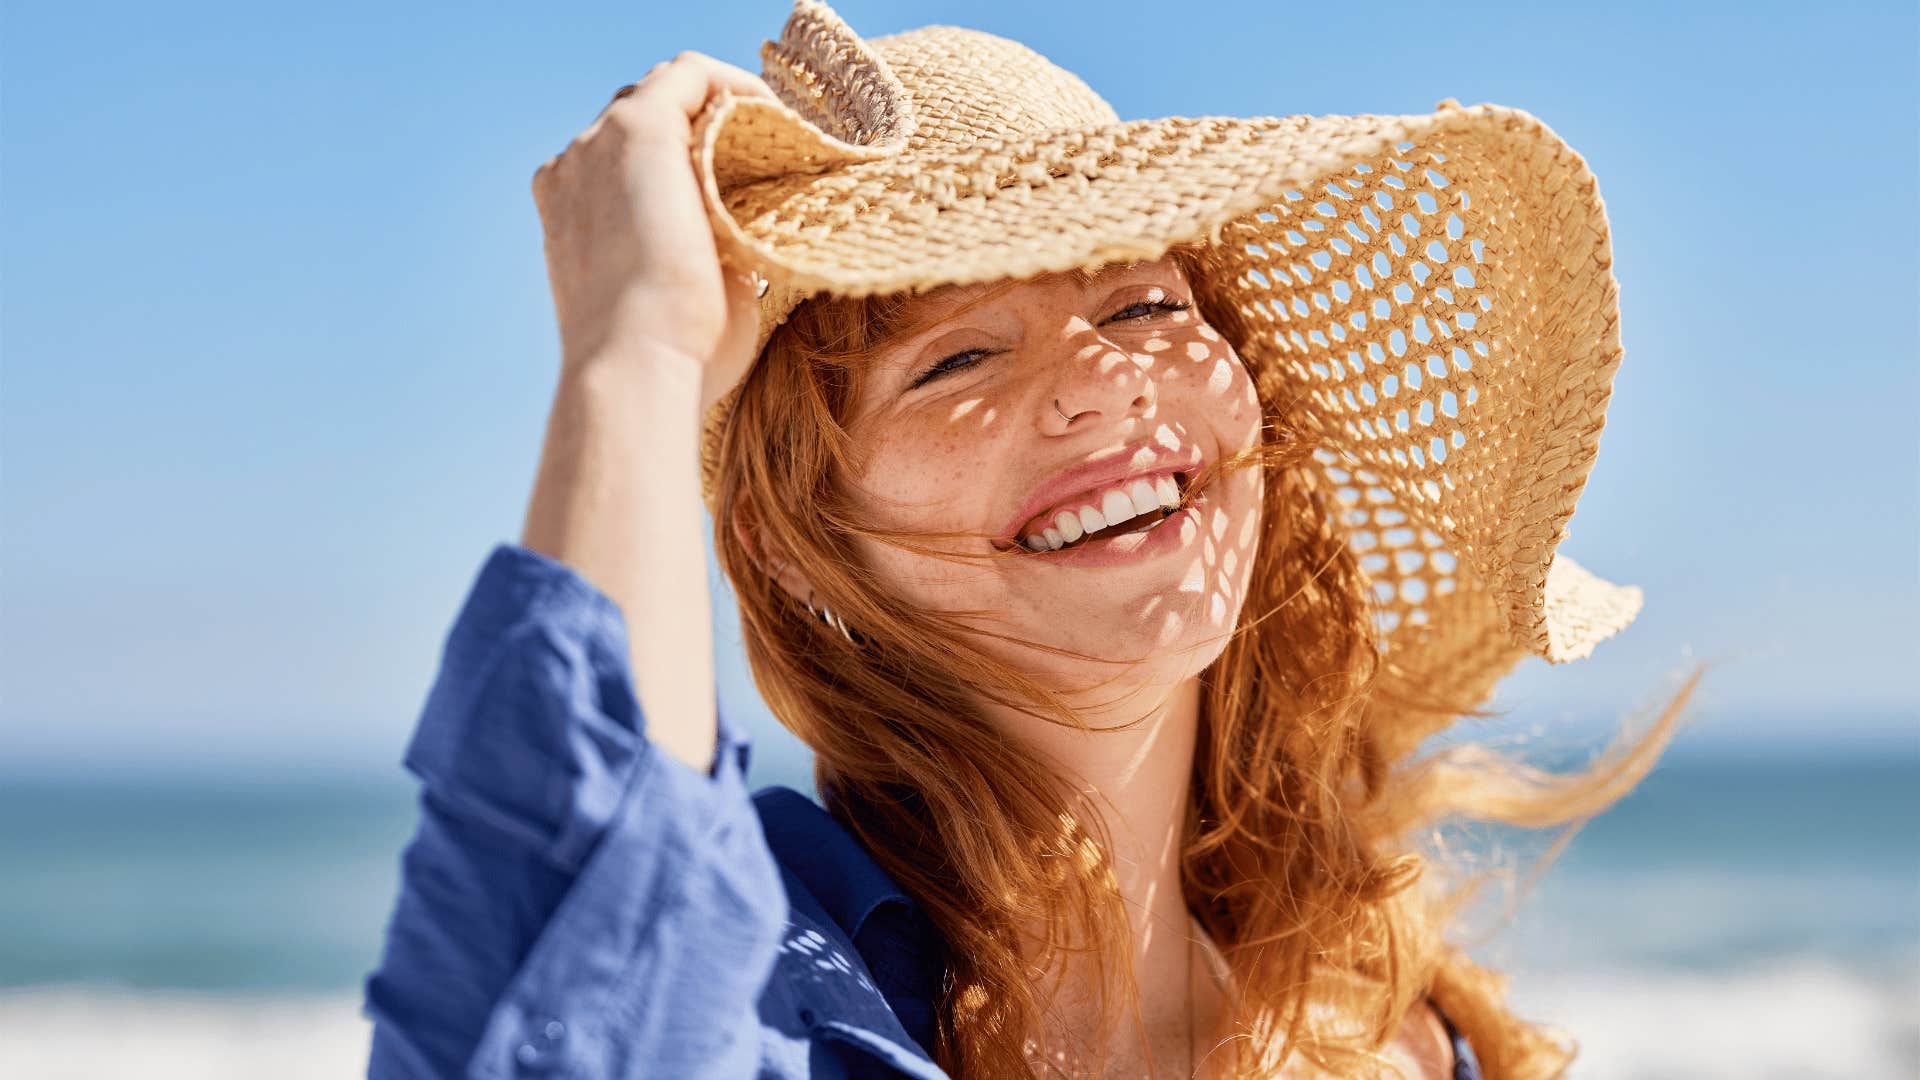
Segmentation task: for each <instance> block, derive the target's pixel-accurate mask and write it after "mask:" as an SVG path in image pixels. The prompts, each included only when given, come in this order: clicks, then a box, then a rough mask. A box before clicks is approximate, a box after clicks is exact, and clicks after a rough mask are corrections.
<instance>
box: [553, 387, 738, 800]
mask: <svg viewBox="0 0 1920 1080" xmlns="http://www.w3.org/2000/svg"><path fill="white" fill-rule="evenodd" d="M704 398H705V395H704V393H703V388H702V373H701V369H700V366H699V365H698V364H696V363H694V362H693V361H692V360H690V359H688V358H686V357H682V356H679V355H676V354H673V353H671V352H668V351H666V350H663V349H653V350H650V351H649V350H642V349H630V350H628V351H627V352H626V353H625V354H624V355H618V356H613V355H609V356H605V357H601V358H596V359H593V360H586V361H576V362H570V363H568V364H566V365H565V366H564V367H563V369H562V374H561V376H560V380H559V385H558V387H557V389H556V391H555V393H554V401H553V408H552V411H551V413H550V415H549V417H548V422H547V434H546V443H545V448H544V449H543V451H542V453H541V458H540V468H539V472H538V474H537V476H536V478H535V481H534V487H533V493H532V496H531V498H530V500H529V502H528V506H527V517H526V522H525V525H524V527H523V529H522V537H521V544H522V545H523V546H525V547H527V548H529V549H531V550H533V551H537V552H539V553H541V554H543V555H547V556H549V557H551V558H554V559H558V560H560V561H561V562H564V563H566V564H568V565H569V566H571V567H573V568H574V569H575V570H577V571H578V572H579V573H580V574H581V576H583V577H585V578H586V579H587V580H588V581H591V582H592V583H593V584H594V585H595V586H597V587H598V588H599V589H600V590H601V591H602V592H604V593H606V594H607V596H608V597H609V598H610V599H612V600H613V601H614V602H615V603H616V604H617V605H618V606H619V608H620V611H621V614H622V615H623V616H624V618H625V620H626V625H627V631H628V644H629V652H630V657H631V662H632V665H633V673H634V686H635V692H636V693H637V694H638V696H639V698H640V705H641V709H642V711H643V713H644V715H645V716H646V717H647V737H648V739H649V740H650V741H651V742H653V743H654V744H655V745H657V746H659V747H661V748H662V749H664V750H666V751H667V752H668V753H669V754H671V755H673V756H674V757H675V758H677V759H679V760H680V761H682V762H684V763H685V764H686V765H687V766H688V767H690V768H692V769H693V770H694V771H695V772H697V773H700V774H702V775H704V774H705V773H706V772H707V770H708V768H709V766H710V765H711V764H712V761H713V752H714V735H715V719H714V709H715V700H714V685H713V640H712V639H713V635H712V630H711V627H712V614H711V610H710V604H709V601H708V597H707V566H706V549H705V546H704V545H703V543H702V541H701V536H700V530H701V527H702V515H701V513H700V505H701V504H700V487H699V483H700V482H699V434H700V423H701V415H702V411H701V405H702V403H703V401H704Z"/></svg>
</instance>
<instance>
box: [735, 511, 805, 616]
mask: <svg viewBox="0 0 1920 1080" xmlns="http://www.w3.org/2000/svg"><path fill="white" fill-rule="evenodd" d="M732 525H733V535H734V538H735V539H737V540H738V541H739V542H740V547H741V548H742V549H743V550H745V551H746V553H747V555H748V557H749V558H751V559H752V560H753V562H754V565H755V566H756V567H757V568H758V569H759V571H760V572H761V573H763V574H766V575H767V576H768V577H771V578H772V579H773V581H774V584H776V585H778V586H780V588H782V589H784V590H786V593H787V595H788V596H791V597H793V598H794V599H795V600H798V601H799V602H801V603H802V604H811V603H812V602H813V582H811V581H809V580H807V576H806V575H805V574H803V573H801V572H800V570H799V569H798V568H796V567H795V566H793V565H792V561H791V560H790V559H789V558H788V555H787V553H786V552H785V551H783V550H781V549H780V547H779V546H778V545H776V544H774V543H772V542H770V541H765V540H763V538H762V536H761V532H760V527H759V514H758V512H757V511H756V509H755V507H754V504H753V496H751V495H748V494H746V493H745V492H742V493H741V494H740V496H739V497H738V498H737V499H735V500H734V504H733V521H732Z"/></svg>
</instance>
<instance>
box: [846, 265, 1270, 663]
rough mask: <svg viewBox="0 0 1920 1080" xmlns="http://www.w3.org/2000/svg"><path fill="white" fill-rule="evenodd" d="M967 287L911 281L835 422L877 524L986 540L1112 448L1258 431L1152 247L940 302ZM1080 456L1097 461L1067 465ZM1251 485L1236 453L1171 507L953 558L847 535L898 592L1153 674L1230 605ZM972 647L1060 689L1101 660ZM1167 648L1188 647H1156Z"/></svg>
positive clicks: (1182, 288) (1159, 465) (1238, 441)
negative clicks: (1054, 540) (919, 293)
mask: <svg viewBox="0 0 1920 1080" xmlns="http://www.w3.org/2000/svg"><path fill="white" fill-rule="evenodd" d="M986 291H987V288H986V287H984V286H949V287H946V288H942V289H939V290H936V291H934V292H930V293H928V294H927V295H926V296H924V297H922V298H920V300H919V301H917V302H916V307H915V311H914V312H913V316H914V317H910V318H909V320H908V323H907V325H909V326H915V327H918V329H917V330H912V331H909V332H908V336H905V337H902V338H900V339H897V340H895V341H891V342H888V343H887V344H886V346H885V347H884V349H883V350H882V351H881V352H880V353H879V354H878V356H877V357H876V358H875V361H874V363H873V365H872V366H871V367H870V368H868V369H867V371H866V372H865V375H864V377H863V379H862V385H861V387H860V390H859V393H858V394H857V396H856V399H855V405H854V408H853V410H852V412H851V415H850V418H849V424H848V427H849V430H850V432H851V434H852V436H853V438H854V440H855V444H856V446H857V447H859V448H860V452H861V454H862V455H863V458H862V459H863V461H864V467H863V470H862V471H861V472H860V474H859V475H857V476H855V477H852V478H850V479H851V484H850V485H849V486H850V487H851V488H852V489H853V492H854V497H855V498H856V499H857V500H859V501H860V502H861V504H862V505H863V506H864V507H865V509H866V510H867V511H868V512H869V513H871V514H873V515H874V516H875V517H876V518H878V519H879V520H880V521H882V522H884V523H885V524H886V525H887V526H889V527H892V528H900V529H916V530H938V531H948V530H953V531H966V532H969V533H973V534H976V535H977V536H979V537H980V539H976V540H970V541H966V542H964V543H961V542H951V541H948V542H941V545H943V546H948V547H955V546H957V547H964V548H965V549H966V550H970V551H975V552H982V551H988V550H990V549H991V548H992V544H991V542H990V541H989V539H987V538H989V537H1003V536H1006V535H1008V534H1009V533H1010V532H1013V531H1014V530H1012V529H1011V528H1010V526H1012V525H1015V524H1021V523H1025V524H1032V523H1033V522H1034V521H1035V520H1036V516H1037V518H1038V519H1039V520H1043V521H1044V520H1047V519H1048V515H1049V514H1050V513H1051V512H1052V511H1053V510H1056V509H1058V510H1062V511H1071V510H1072V509H1073V508H1074V507H1076V506H1083V505H1084V506H1093V507H1095V508H1098V507H1099V506H1100V504H1101V497H1102V492H1103V491H1110V490H1112V489H1113V488H1114V487H1115V486H1117V485H1116V484H1114V483H1108V482H1106V480H1105V479H1104V478H1105V477H1107V476H1110V475H1112V473H1113V470H1114V467H1115V466H1116V465H1117V467H1118V469H1119V471H1120V472H1122V473H1126V472H1134V473H1139V472H1161V473H1164V472H1166V471H1169V470H1171V469H1174V468H1181V469H1187V468H1189V466H1188V465H1187V464H1186V463H1188V462H1190V461H1191V460H1192V459H1193V458H1194V457H1195V456H1196V455H1197V456H1199V457H1200V458H1202V459H1203V460H1205V461H1209V462H1210V461H1214V460H1218V459H1219V458H1221V457H1223V456H1225V455H1228V454H1231V453H1232V452H1234V451H1236V450H1239V449H1241V448H1243V447H1246V446H1249V445H1252V444H1253V443H1254V442H1255V441H1256V440H1257V439H1258V438H1259V430H1260V409H1259V404H1258V401H1257V399H1256V397H1255V394H1254V390H1253V384H1252V381H1251V379H1250V378H1249V377H1248V375H1247V371H1246V369H1245V367H1244V366H1243V365H1242V364H1241V362H1240V358H1239V356H1238V355H1237V354H1236V353H1235V352H1234V350H1233V348H1232V346H1231V345H1229V344H1228V342H1227V340H1226V338H1225V337H1224V336H1222V335H1221V334H1219V333H1218V332H1217V331H1215V330H1214V329H1213V328H1212V327H1211V326H1208V325H1207V323H1206V322H1205V320H1204V319H1202V318H1201V316H1200V313H1199V309H1198V308H1197V307H1195V306H1193V293H1192V290H1191V288H1190V287H1189V285H1188V282H1187V281H1186V278H1185V276H1184V274H1183V273H1182V272H1181V269H1180V266H1179V264H1178V263H1177V262H1176V261H1175V260H1174V259H1172V258H1171V257H1168V258H1164V259H1160V260H1157V261H1153V262H1146V263H1137V264H1130V265H1120V266H1115V267H1109V268H1107V269H1105V270H1104V271H1102V272H1100V273H1099V274H1097V275H1095V277H1094V280H1093V282H1092V284H1087V283H1085V282H1083V281H1082V280H1080V279H1079V278H1078V277H1076V276H1075V275H1072V274H1053V275H1047V276H1044V277H1038V278H1034V279H1031V280H1027V281H1023V282H1022V283H1020V284H1019V285H1017V286H1016V287H1014V288H1013V289H1011V290H1010V291H1007V292H1004V293H1001V294H1000V295H998V296H996V297H993V298H991V299H989V300H987V301H986V302H984V303H982V304H980V305H978V306H975V307H973V308H971V309H968V310H966V311H964V312H959V313H957V314H952V315H951V317H950V318H944V319H942V316H943V314H945V313H948V312H950V311H952V310H953V309H955V308H957V307H958V306H959V305H960V304H961V303H962V302H964V301H966V300H968V299H972V298H973V297H975V296H977V295H979V294H981V293H983V292H986ZM920 305H926V306H925V307H924V308H922V307H920ZM923 316H924V317H923ZM929 319H940V320H942V321H937V322H932V324H931V325H929V324H928V320H929ZM1088 465H1091V466H1092V467H1093V468H1094V469H1095V470H1097V471H1096V472H1094V473H1081V474H1068V472H1067V471H1068V470H1072V469H1075V468H1077V467H1081V466H1088ZM1063 477H1065V478H1066V482H1065V483H1064V484H1061V483H1059V482H1058V481H1060V480H1061V479H1062V478H1063ZM1089 489H1091V490H1089ZM1262 489H1263V481H1262V477H1261V475H1260V473H1259V471H1258V470H1256V469H1245V470H1240V471H1237V472H1234V473H1231V474H1228V475H1227V476H1226V477H1223V478H1221V479H1219V480H1217V481H1215V482H1213V483H1210V484H1207V485H1205V486H1204V487H1203V488H1201V489H1200V490H1198V491H1197V492H1193V493H1191V494H1192V496H1193V501H1192V505H1191V507H1190V508H1189V509H1188V510H1186V511H1183V512H1181V513H1177V514H1174V515H1172V516H1168V517H1164V518H1162V517H1161V516H1160V512H1159V511H1154V512H1153V513H1152V514H1151V515H1140V516H1139V517H1137V518H1136V519H1135V521H1136V522H1146V521H1154V522H1157V523H1156V524H1154V525H1153V527H1152V528H1151V529H1150V530H1148V531H1146V532H1143V533H1135V534H1132V535H1128V536H1120V537H1118V538H1116V539H1113V540H1104V541H1103V540H1095V539H1083V541H1082V542H1081V543H1079V544H1077V545H1070V546H1068V547H1065V548H1063V549H1062V550H1059V551H1049V552H1047V553H1034V552H1031V551H1027V550H1026V549H1024V548H1022V549H1020V552H1019V553H1018V554H1016V555H1014V556H1013V557H1006V558H997V559H991V560H980V559H972V560H967V561H964V562H960V561H952V560H945V559H938V558H934V557H932V556H926V555H920V554H917V553H914V552H908V551H902V550H900V549H898V548H894V547H891V546H888V545H883V544H879V543H874V542H866V541H863V550H864V554H865V555H866V557H867V560H868V565H869V566H871V567H873V569H874V570H875V572H876V573H877V574H878V575H879V576H880V578H881V580H882V581H883V582H884V583H885V584H886V586H887V587H889V588H892V589H893V590H895V593H896V595H901V596H904V597H906V598H907V599H908V600H909V601H911V602H913V603H916V604H918V605H921V606H923V607H927V608H932V609H935V610H941V611H991V612H994V613H996V615H997V616H998V618H999V620H1000V623H999V624H998V632H999V633H1003V634H1007V635H1011V636H1015V637H1021V638H1027V639H1030V640H1034V641H1038V642H1043V643H1045V644H1048V645H1053V646H1056V647H1061V648H1067V649H1072V650H1075V651H1078V652H1082V653H1087V654H1090V655H1093V656H1098V657H1102V658H1106V659H1114V660H1128V661H1137V660H1139V659H1140V658H1142V657H1144V656H1147V655H1148V654H1150V653H1154V654H1161V655H1162V657H1163V658H1161V659H1157V660H1155V661H1153V662H1151V663H1150V664H1148V665H1146V666H1145V669H1136V673H1135V676H1134V677H1135V678H1139V679H1145V680H1151V681H1153V682H1163V681H1171V680H1177V679H1178V678H1183V677H1185V676H1186V675H1188V674H1191V673H1193V672H1197V671H1199V670H1200V669H1201V668H1203V667H1204V666H1205V665H1206V664H1207V663H1209V662H1211V661H1212V659H1213V658H1214V657H1215V656H1217V655H1218V653H1219V649H1220V647H1222V645H1223V644H1224V642H1223V641H1220V640H1219V639H1218V637H1217V636H1218V635H1223V634H1224V633H1225V632H1226V631H1228V630H1229V629H1230V628H1231V627H1232V625H1233V622H1234V620H1235V619H1236V618H1237V617H1238V615H1239V611H1240V606H1241V603H1242V602H1243V600H1244V598H1245V593H1246V581H1247V575H1248V569H1249V566H1250V564H1251V562H1252V555H1253V544H1254V540H1255V537H1256V535H1257V533H1258V526H1259V515H1260V507H1261V492H1262ZM1082 491H1087V492H1088V495H1087V497H1086V498H1080V497H1079V494H1078V493H1079V492H1082ZM1029 511H1035V512H1037V514H1036V516H1030V515H1029ZM1020 532H1021V533H1022V534H1024V533H1025V532H1026V530H1025V529H1022V530H1020ZM1094 535H1095V536H1098V535H1099V534H1094ZM1209 638H1213V639H1215V640H1214V643H1213V644H1212V646H1211V647H1208V646H1207V645H1206V642H1207V640H1208V639H1209ZM986 644H987V645H988V646H989V647H990V648H991V649H993V650H994V651H995V653H996V655H998V656H999V658H1001V659H1003V660H1005V661H1008V662H1010V663H1012V664H1014V665H1015V666H1017V667H1019V668H1021V669H1022V670H1026V671H1029V672H1033V673H1034V674H1036V675H1037V676H1040V677H1042V678H1043V679H1046V680H1048V681H1049V682H1050V683H1051V684H1052V685H1055V686H1056V687H1057V688H1060V689H1070V688H1071V687H1072V686H1073V685H1076V684H1077V685H1084V684H1085V683H1086V682H1087V681H1090V680H1097V679H1103V678H1111V677H1113V675H1114V674H1115V672H1114V671H1113V670H1112V669H1110V668H1106V667H1104V666H1102V667H1101V668H1100V669H1099V670H1089V669H1088V665H1086V664H1085V662H1083V661H1075V660H1072V659H1071V658H1069V657H1060V656H1055V655H1053V654H1049V653H1044V652H1041V651H1039V650H1033V649H1027V648H1023V647H1017V646H1013V645H1011V644H1009V643H1007V642H1005V641H994V640H990V641H988V642H986ZM1182 646H1200V647H1199V648H1194V649H1190V650H1187V651H1186V652H1185V653H1184V654H1174V653H1173V652H1172V650H1178V649H1180V648H1181V647H1182Z"/></svg>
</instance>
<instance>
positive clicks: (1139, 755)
mask: <svg viewBox="0 0 1920 1080" xmlns="http://www.w3.org/2000/svg"><path fill="white" fill-rule="evenodd" d="M1168 726H1169V725H1167V724H1155V725H1153V728H1152V734H1150V735H1148V736H1147V737H1146V739H1145V740H1143V741H1142V742H1141V743H1140V745H1139V747H1137V748H1136V749H1135V750H1134V752H1133V755H1132V756H1131V757H1129V758H1127V763H1126V764H1125V765H1123V766H1121V768H1120V782H1121V783H1123V784H1124V783H1126V782H1128V781H1130V780H1132V779H1133V775H1134V774H1135V773H1137V772H1139V771H1140V767H1141V766H1142V765H1145V764H1146V763H1147V762H1148V761H1149V760H1151V759H1152V758H1153V757H1154V748H1155V746H1157V745H1158V744H1159V742H1160V740H1161V739H1162V738H1163V737H1165V735H1166V734H1167V728H1168ZM1146 908H1147V910H1148V911H1152V910H1153V887H1152V886H1148V888H1147V905H1146ZM1148 932H1149V933H1151V932H1152V928H1151V926H1149V928H1148Z"/></svg>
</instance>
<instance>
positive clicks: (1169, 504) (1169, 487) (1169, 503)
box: [1153, 476, 1180, 510]
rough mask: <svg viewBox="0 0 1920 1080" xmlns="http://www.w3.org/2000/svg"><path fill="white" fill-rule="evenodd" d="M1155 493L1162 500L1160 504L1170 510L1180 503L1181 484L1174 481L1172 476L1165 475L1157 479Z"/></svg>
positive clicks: (1154, 484)
mask: <svg viewBox="0 0 1920 1080" xmlns="http://www.w3.org/2000/svg"><path fill="white" fill-rule="evenodd" d="M1153 493H1154V495H1155V497H1157V498H1158V499H1159V500H1160V505H1161V506H1164V507H1166V508H1168V509H1169V510H1171V509H1172V508H1174V507H1176V506H1179V505H1180V485H1178V484H1176V483H1174V482H1173V477H1171V476H1163V477H1161V478H1160V479H1158V480H1155V481H1154V482H1153Z"/></svg>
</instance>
